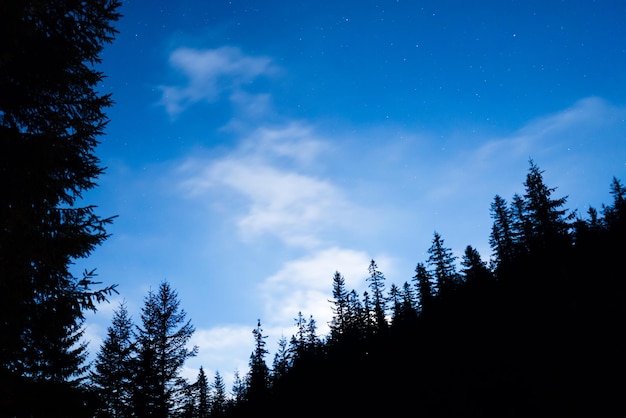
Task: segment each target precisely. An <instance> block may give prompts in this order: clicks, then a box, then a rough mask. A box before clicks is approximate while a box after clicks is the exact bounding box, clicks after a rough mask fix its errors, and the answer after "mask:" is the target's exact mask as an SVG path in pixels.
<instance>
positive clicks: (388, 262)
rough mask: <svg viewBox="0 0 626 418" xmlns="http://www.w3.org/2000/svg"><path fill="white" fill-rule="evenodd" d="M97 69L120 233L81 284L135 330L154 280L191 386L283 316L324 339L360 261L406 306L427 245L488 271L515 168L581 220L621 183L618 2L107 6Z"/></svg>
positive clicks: (286, 327) (96, 324)
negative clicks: (498, 204)
mask: <svg viewBox="0 0 626 418" xmlns="http://www.w3.org/2000/svg"><path fill="white" fill-rule="evenodd" d="M121 12H122V13H123V14H124V17H123V18H122V19H121V20H120V21H119V22H118V25H117V26H118V29H119V30H120V34H119V35H118V37H117V39H116V41H115V42H114V43H113V44H112V45H110V46H108V47H107V48H106V50H105V51H104V54H103V59H104V62H103V63H102V65H101V66H100V69H101V70H102V71H103V72H105V73H106V74H107V76H108V78H107V79H106V80H105V81H104V83H103V84H102V86H101V91H103V92H110V93H112V94H113V98H114V100H115V101H116V103H115V105H114V106H113V107H112V108H110V109H109V111H108V115H109V117H110V119H111V122H110V124H109V126H108V128H107V134H106V136H105V137H103V138H102V143H101V145H100V146H99V148H98V150H97V153H98V155H99V157H100V158H101V159H102V163H103V165H105V166H106V167H108V168H107V172H106V174H105V175H104V176H102V177H101V178H100V181H99V187H98V188H97V189H95V190H93V191H91V192H90V193H88V194H87V196H86V197H85V200H86V202H87V203H90V204H96V205H98V206H99V213H100V214H101V215H103V216H109V215H119V217H118V218H117V219H116V220H115V223H114V224H113V226H112V227H111V228H110V232H111V233H112V237H111V238H110V239H109V240H108V241H107V242H106V243H105V244H104V245H103V246H101V247H99V248H98V249H97V250H96V251H95V252H94V254H93V255H92V256H91V257H90V258H89V259H87V260H81V261H80V262H79V263H77V266H76V267H77V269H83V268H89V269H91V268H97V272H98V273H99V275H100V279H101V280H102V281H104V282H105V283H107V284H110V283H117V284H118V285H119V287H118V289H119V291H120V295H119V296H118V297H114V298H112V300H111V303H110V304H104V305H102V306H101V307H100V310H99V312H98V313H97V314H96V315H90V316H89V318H88V321H87V338H88V339H89V340H90V341H91V344H90V351H91V352H92V353H95V352H97V350H98V346H99V344H100V342H101V340H102V338H103V337H104V335H105V334H106V328H107V326H109V324H110V318H111V312H112V310H113V309H115V308H117V306H118V303H119V302H120V301H121V300H122V299H124V300H126V303H127V305H128V308H129V310H130V312H131V314H132V315H133V318H134V319H135V321H139V311H140V308H141V306H142V304H143V298H144V297H145V296H146V294H147V292H148V290H149V289H151V288H152V289H153V290H156V289H157V288H158V285H159V283H160V282H161V281H162V280H168V281H169V282H170V284H171V285H172V286H173V287H174V288H175V289H176V290H177V291H178V294H179V297H180V300H181V306H182V307H183V308H184V309H185V310H186V311H187V313H188V318H190V319H191V320H192V323H193V324H194V325H195V327H196V333H195V335H194V338H193V343H195V344H197V345H198V346H199V348H200V351H199V355H198V356H197V357H196V358H194V359H191V360H189V361H188V362H187V369H186V370H185V372H184V373H185V375H186V376H187V377H189V378H195V376H196V375H197V371H198V368H199V367H200V365H202V366H203V367H204V368H205V370H206V371H207V373H209V376H212V375H213V374H214V373H215V371H216V370H219V371H220V373H221V374H222V375H223V376H224V378H225V380H226V381H227V384H228V385H229V389H230V384H231V382H232V373H233V372H234V371H235V370H236V369H237V370H239V371H240V372H241V373H245V371H246V369H247V362H248V359H249V354H250V352H251V350H252V348H253V339H252V333H251V331H252V329H253V328H254V327H255V325H256V320H257V318H260V319H261V321H262V324H263V328H264V330H265V334H266V335H269V338H268V348H269V350H270V351H271V352H272V354H271V355H270V356H268V358H267V360H268V363H271V356H272V355H273V352H274V350H275V349H276V345H275V342H276V340H277V339H278V338H280V336H281V335H284V336H286V337H287V338H289V337H290V336H291V334H292V333H293V329H292V325H293V319H294V318H295V317H296V316H297V314H298V312H299V311H302V313H303V314H304V315H305V316H307V317H308V316H309V315H313V317H314V318H315V319H316V321H317V323H318V326H319V331H320V334H322V335H324V334H325V332H326V329H327V328H326V322H327V321H328V320H329V319H330V316H331V311H330V304H329V303H328V302H327V300H328V299H330V297H331V283H332V276H333V274H334V272H335V271H336V270H338V271H340V272H341V273H342V274H343V275H344V276H345V279H346V283H347V287H348V288H349V289H352V288H354V289H357V290H359V291H362V290H364V288H365V278H366V277H367V267H368V265H369V261H370V260H371V259H372V258H373V259H375V260H376V262H377V264H378V266H379V267H380V269H381V270H382V271H383V273H384V274H385V276H386V278H387V284H388V287H389V285H390V284H391V283H395V284H397V285H402V283H404V281H407V280H410V279H411V277H412V276H413V274H414V268H415V265H416V264H417V263H418V262H423V261H425V260H426V258H427V254H426V250H427V249H428V247H429V246H430V244H431V240H432V236H433V233H434V231H437V232H439V233H440V234H441V235H442V237H443V238H444V240H445V244H446V246H448V247H450V248H452V250H453V251H454V253H455V255H457V256H459V257H460V256H461V255H462V252H463V250H464V248H465V246H467V245H468V244H471V245H472V246H474V247H476V248H477V249H478V250H479V251H480V253H481V254H482V256H483V258H484V259H485V260H487V259H488V258H489V256H490V248H489V246H488V237H489V232H490V227H491V219H490V216H489V205H490V203H491V202H492V200H493V197H494V196H495V195H496V194H500V195H501V196H503V197H504V198H505V199H507V200H510V199H511V197H512V196H513V194H514V193H518V192H519V193H523V184H522V183H523V181H524V178H525V175H526V172H527V169H528V160H529V158H533V159H534V161H535V163H537V164H538V165H539V167H540V168H542V169H543V170H544V171H545V172H544V178H545V180H546V183H548V185H549V186H554V187H558V189H557V191H556V197H561V196H568V204H567V207H568V208H569V209H572V210H573V209H577V210H578V211H579V212H581V213H585V212H586V210H587V208H588V207H589V205H592V206H595V207H598V208H599V207H600V206H601V204H602V203H609V202H610V195H609V185H610V182H611V179H612V177H613V176H616V177H618V178H620V179H622V180H625V181H626V77H625V75H624V74H626V42H625V41H626V26H624V25H623V20H624V18H625V17H626V3H624V2H621V1H597V2H594V1H582V0H581V1H569V2H563V1H498V2H494V1H474V2H466V1H421V2H417V1H396V0H393V1H363V0H361V1H358V2H357V1H347V0H339V1H333V2H332V3H328V4H325V3H324V2H319V1H300V2H293V1H279V0H276V1H236V0H233V1H211V2H205V1H198V0H195V1H191V0H189V1H185V0H181V1H177V2H167V1H125V2H124V3H123V7H122V9H121Z"/></svg>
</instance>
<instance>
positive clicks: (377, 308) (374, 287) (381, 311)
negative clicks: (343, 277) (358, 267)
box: [367, 260, 388, 332]
mask: <svg viewBox="0 0 626 418" xmlns="http://www.w3.org/2000/svg"><path fill="white" fill-rule="evenodd" d="M368 271H369V274H370V275H369V277H368V278H367V281H368V282H369V288H370V290H371V291H372V298H373V300H372V302H373V303H374V307H373V309H374V320H375V322H376V330H377V331H378V332H382V331H384V330H386V329H387V326H388V324H387V318H386V312H387V300H386V298H385V276H384V275H383V273H382V272H381V271H380V270H378V266H377V265H376V262H375V261H374V260H372V261H371V262H370V265H369V267H368Z"/></svg>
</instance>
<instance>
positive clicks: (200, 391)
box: [195, 366, 211, 418]
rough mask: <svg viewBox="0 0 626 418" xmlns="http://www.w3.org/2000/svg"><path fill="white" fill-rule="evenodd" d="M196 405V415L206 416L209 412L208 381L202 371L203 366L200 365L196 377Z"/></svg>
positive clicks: (206, 417)
mask: <svg viewBox="0 0 626 418" xmlns="http://www.w3.org/2000/svg"><path fill="white" fill-rule="evenodd" d="M195 386H196V393H197V398H198V402H197V406H196V417H197V418H208V417H209V414H210V401H211V400H210V398H209V381H208V379H207V377H206V374H205V373H204V368H203V367H202V366H200V371H199V372H198V378H197V379H196V383H195Z"/></svg>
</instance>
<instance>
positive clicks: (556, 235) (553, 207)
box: [524, 160, 573, 250]
mask: <svg viewBox="0 0 626 418" xmlns="http://www.w3.org/2000/svg"><path fill="white" fill-rule="evenodd" d="M524 186H525V190H526V193H525V194H524V201H525V207H524V209H525V213H526V217H527V219H528V221H529V223H530V225H529V227H530V236H527V239H528V242H529V244H530V245H531V247H532V248H533V249H534V248H538V249H542V250H543V249H548V248H550V247H552V246H554V245H558V246H561V245H563V244H569V236H568V233H569V229H570V228H571V225H570V221H571V220H572V218H573V214H568V213H567V210H565V209H562V207H563V205H565V202H566V201H567V198H566V197H562V198H559V199H554V198H552V193H553V192H554V191H555V190H556V188H550V187H548V186H546V184H545V183H544V181H543V171H541V170H540V169H539V167H538V166H537V165H536V164H535V163H534V162H533V160H530V168H529V170H528V174H527V175H526V181H525V182H524Z"/></svg>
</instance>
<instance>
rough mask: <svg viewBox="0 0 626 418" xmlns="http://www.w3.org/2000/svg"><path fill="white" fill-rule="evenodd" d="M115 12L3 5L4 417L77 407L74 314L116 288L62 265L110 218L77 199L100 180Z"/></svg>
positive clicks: (79, 352)
mask: <svg viewBox="0 0 626 418" xmlns="http://www.w3.org/2000/svg"><path fill="white" fill-rule="evenodd" d="M119 7H120V2H119V1H117V0H92V1H85V2H51V1H44V0H24V1H9V2H3V4H2V11H1V12H0V36H1V37H2V39H3V42H1V43H0V150H1V151H0V190H1V192H0V254H1V256H0V278H1V279H0V280H1V282H2V289H1V290H0V336H1V337H0V339H1V340H2V343H1V344H0V384H2V387H1V388H0V392H1V394H0V403H2V405H3V412H4V413H6V414H8V415H11V414H13V413H14V410H15V408H20V412H21V413H24V414H30V415H32V416H39V415H43V416H47V417H49V416H54V415H57V410H58V411H59V412H58V413H59V414H61V413H64V412H60V411H63V410H65V409H66V408H67V407H68V403H69V402H70V401H69V400H68V399H71V400H72V401H76V403H77V405H80V404H82V403H83V401H84V400H83V399H80V397H81V395H80V394H79V393H78V392H79V391H77V390H76V388H77V387H78V385H79V383H80V379H79V377H82V375H83V373H84V371H85V370H86V366H85V365H84V362H85V359H86V346H84V345H82V344H80V343H79V342H78V341H79V340H80V339H81V337H82V324H83V318H84V316H83V315H84V311H85V310H86V309H87V310H95V309H96V307H97V303H98V302H101V301H102V300H103V299H105V298H106V297H107V296H108V295H110V294H111V292H112V291H114V286H108V287H104V288H101V289H100V290H93V287H94V286H95V285H97V284H99V283H97V282H96V281H95V279H94V274H93V272H85V274H84V275H83V276H82V277H76V276H75V275H74V273H72V272H71V271H70V267H71V266H72V264H73V263H75V262H76V261H77V260H80V259H84V258H86V257H88V256H89V255H90V254H91V253H92V252H93V251H94V250H95V248H96V247H97V246H98V245H100V244H101V243H102V242H103V241H104V240H105V239H106V238H107V237H108V234H107V232H106V227H107V225H108V224H109V223H110V222H111V220H112V219H111V218H102V217H100V216H99V215H97V214H96V211H95V207H94V206H80V202H81V198H82V197H83V195H84V193H85V192H86V191H88V190H90V189H92V188H94V187H95V186H96V183H95V182H96V179H97V178H98V177H99V176H100V175H101V174H102V173H103V168H102V167H100V161H99V160H98V158H97V157H96V156H95V148H96V146H97V144H98V140H99V137H100V136H101V135H102V134H103V133H104V128H105V126H106V123H107V117H106V115H105V113H104V110H105V109H106V108H107V107H109V106H110V105H111V104H112V100H111V97H110V96H109V95H106V94H100V93H98V92H97V91H96V89H97V88H98V85H99V84H100V82H101V80H102V79H103V77H104V75H103V74H102V73H101V72H99V71H97V70H96V68H95V66H96V65H97V64H99V63H100V61H101V58H100V54H101V52H102V50H103V48H104V45H106V44H108V43H110V42H111V41H112V40H113V38H114V35H115V34H116V30H115V28H114V27H113V23H114V22H115V21H117V20H118V19H119V17H120V15H119V14H118V12H117V9H118V8H119ZM34 59H35V60H36V62H37V63H39V64H40V65H33V62H34V61H33V60H34ZM5 388H6V389H7V390H4V389H5ZM9 390H10V392H9ZM64 391H67V393H65V394H64ZM64 399H66V400H64ZM41 405H45V408H46V409H45V411H43V412H42V411H38V408H39V407H40V406H41ZM75 406H76V405H75ZM77 407H78V406H77Z"/></svg>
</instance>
